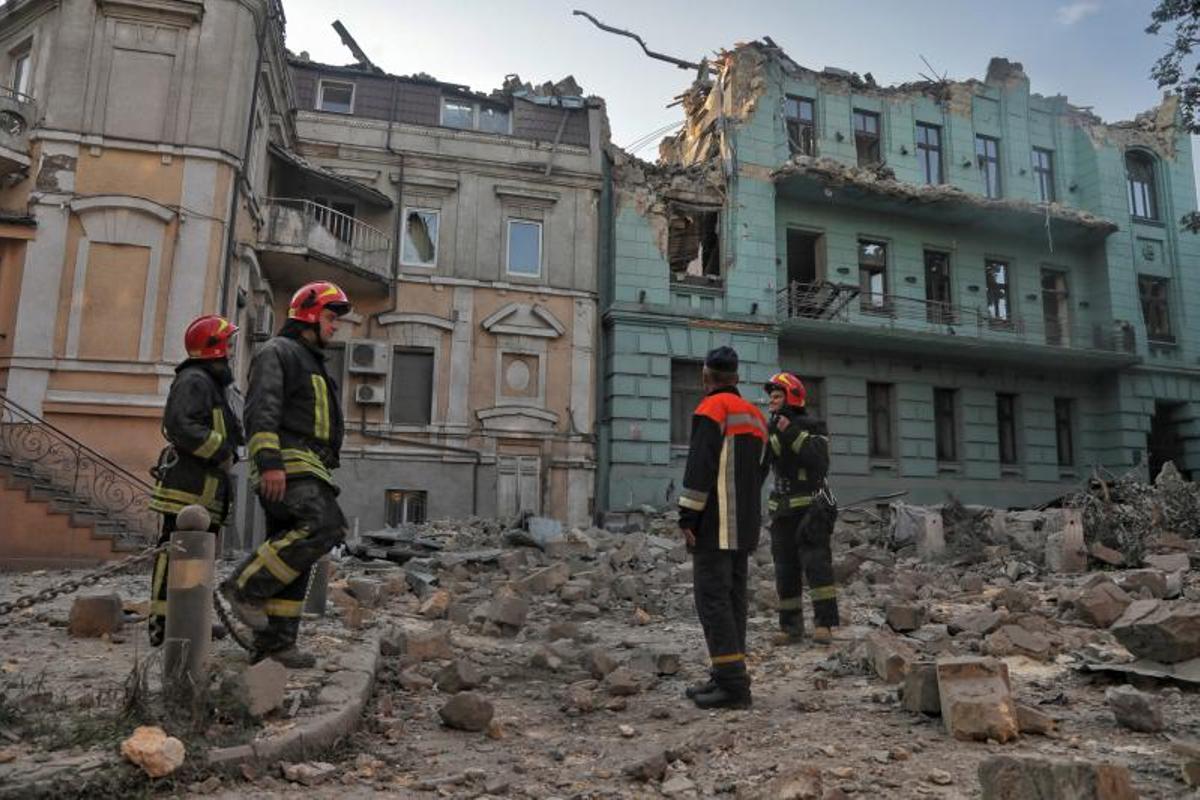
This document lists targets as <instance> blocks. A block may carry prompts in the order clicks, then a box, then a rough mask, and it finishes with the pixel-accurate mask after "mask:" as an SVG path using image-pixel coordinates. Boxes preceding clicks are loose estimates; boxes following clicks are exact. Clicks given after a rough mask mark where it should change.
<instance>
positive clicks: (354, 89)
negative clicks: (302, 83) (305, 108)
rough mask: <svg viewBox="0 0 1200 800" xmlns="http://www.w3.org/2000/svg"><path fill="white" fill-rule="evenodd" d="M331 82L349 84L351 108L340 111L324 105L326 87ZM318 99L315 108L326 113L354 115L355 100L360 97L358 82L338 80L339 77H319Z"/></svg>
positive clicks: (341, 84) (342, 84)
mask: <svg viewBox="0 0 1200 800" xmlns="http://www.w3.org/2000/svg"><path fill="white" fill-rule="evenodd" d="M330 84H338V85H340V86H349V87H350V108H349V109H348V110H346V111H340V110H338V109H333V108H325V107H324V105H325V87H326V86H328V85H330ZM316 99H317V102H316V109H315V110H317V111H321V112H324V113H326V114H351V115H352V114H354V101H355V100H357V99H358V84H357V83H356V82H354V81H343V80H338V79H337V78H318V79H317V98H316Z"/></svg>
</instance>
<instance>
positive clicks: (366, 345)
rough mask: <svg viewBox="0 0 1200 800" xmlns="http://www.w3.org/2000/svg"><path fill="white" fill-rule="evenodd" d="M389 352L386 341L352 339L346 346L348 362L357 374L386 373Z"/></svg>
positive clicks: (352, 370) (352, 371)
mask: <svg viewBox="0 0 1200 800" xmlns="http://www.w3.org/2000/svg"><path fill="white" fill-rule="evenodd" d="M389 352H390V348H389V347H388V345H387V343H386V342H370V341H364V340H361V339H359V340H354V339H352V340H350V343H349V344H348V345H347V348H346V363H347V365H348V366H349V368H350V372H351V373H354V374H357V375H386V374H387V367H388V353H389Z"/></svg>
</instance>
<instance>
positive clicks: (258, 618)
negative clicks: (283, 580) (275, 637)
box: [217, 578, 270, 631]
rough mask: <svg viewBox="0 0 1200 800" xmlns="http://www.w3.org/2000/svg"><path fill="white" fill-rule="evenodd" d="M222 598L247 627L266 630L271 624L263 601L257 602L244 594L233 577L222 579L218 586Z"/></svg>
mask: <svg viewBox="0 0 1200 800" xmlns="http://www.w3.org/2000/svg"><path fill="white" fill-rule="evenodd" d="M217 591H218V592H219V593H220V595H221V599H222V600H224V601H225V603H226V604H227V605H228V606H229V610H230V611H232V612H233V615H234V616H235V617H237V618H238V621H239V622H241V623H242V624H243V625H245V626H246V627H248V628H250V629H251V630H256V631H265V630H266V629H267V626H268V625H269V624H270V620H269V619H268V618H267V612H266V611H264V610H263V604H262V602H261V601H259V602H255V601H253V600H251V599H250V598H248V597H246V596H245V595H243V594H242V592H241V590H239V589H238V588H237V584H236V583H235V582H234V579H233V578H229V579H228V580H225V581H222V582H221V585H220V586H219V587H217Z"/></svg>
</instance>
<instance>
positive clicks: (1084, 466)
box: [597, 43, 1200, 512]
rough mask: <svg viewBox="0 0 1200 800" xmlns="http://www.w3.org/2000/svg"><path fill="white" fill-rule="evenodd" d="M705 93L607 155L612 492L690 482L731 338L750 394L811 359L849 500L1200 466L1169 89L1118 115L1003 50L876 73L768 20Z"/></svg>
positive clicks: (966, 493) (606, 380)
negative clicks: (696, 428) (903, 80)
mask: <svg viewBox="0 0 1200 800" xmlns="http://www.w3.org/2000/svg"><path fill="white" fill-rule="evenodd" d="M684 107H685V109H686V110H687V113H688V125H687V126H686V127H685V132H684V133H683V134H681V135H680V136H679V137H677V138H676V139H675V140H673V141H671V142H668V143H667V145H666V146H665V147H664V148H663V152H664V160H663V161H664V163H662V164H661V165H659V166H656V167H650V166H648V165H639V164H635V163H634V162H632V161H630V160H629V159H627V158H626V157H624V156H623V154H620V153H614V155H613V164H612V165H611V166H612V169H611V175H610V178H611V186H612V190H611V192H610V197H609V201H610V210H611V212H612V214H611V219H610V221H611V226H610V227H611V229H610V230H609V232H608V233H609V237H608V246H609V252H608V254H607V258H606V260H607V262H608V269H607V274H606V275H605V280H604V281H602V297H601V305H602V309H603V311H602V313H603V323H604V327H603V339H602V353H603V355H602V361H601V363H602V369H603V375H602V389H601V391H602V397H601V402H600V409H601V412H600V419H599V422H600V425H599V435H600V441H599V450H600V453H601V455H600V459H599V461H600V469H599V481H600V485H599V487H598V491H597V498H598V507H599V509H600V510H601V511H609V512H613V511H623V510H629V509H634V508H637V507H638V506H640V505H643V504H651V505H655V506H660V507H661V506H664V505H667V504H670V503H673V502H674V496H675V492H676V491H677V488H678V486H679V481H680V477H681V475H682V467H683V459H684V457H685V454H686V447H685V446H684V444H685V441H686V432H687V424H688V419H687V418H688V416H689V415H690V410H691V408H690V406H692V405H694V402H695V399H696V398H697V396H698V391H699V390H698V372H699V370H698V360H699V359H701V358H702V357H703V354H704V353H705V352H706V351H707V350H708V349H709V348H711V347H713V346H716V345H717V344H730V345H732V346H733V347H735V348H736V349H737V350H738V352H739V353H740V354H741V357H742V371H741V374H742V380H743V382H744V383H745V384H746V386H745V387H744V388H745V389H746V392H745V393H746V394H748V395H749V396H751V397H753V398H754V399H756V400H763V399H765V398H763V397H762V390H761V383H762V382H763V380H764V379H765V378H766V377H767V376H768V375H770V374H771V373H773V372H775V371H777V370H778V369H780V368H782V369H786V370H789V371H793V372H795V373H797V374H799V375H800V376H801V377H803V378H804V379H805V381H806V383H807V384H808V386H809V391H810V397H811V405H812V406H813V407H814V409H815V410H816V411H817V413H820V414H821V415H822V416H824V417H826V418H827V420H828V422H829V427H830V432H831V442H832V447H833V451H834V461H833V473H832V476H831V480H832V483H833V486H834V489H835V491H837V492H838V494H839V496H840V497H841V498H842V499H843V500H852V499H855V498H857V497H859V496H866V495H869V494H872V493H876V492H886V491H895V490H897V489H907V490H908V491H909V492H910V495H909V496H910V499H911V500H912V501H914V502H938V501H940V500H942V499H944V498H945V496H946V493H947V492H952V493H954V494H955V495H956V496H958V497H959V498H961V499H962V500H964V501H965V502H975V503H987V504H992V505H998V506H1009V505H1018V506H1019V505H1031V504H1036V503H1039V502H1043V501H1045V500H1047V499H1049V498H1052V497H1054V496H1057V495H1059V494H1062V493H1063V492H1065V491H1068V490H1070V489H1071V488H1072V487H1074V486H1077V485H1078V484H1079V482H1080V481H1081V480H1084V479H1085V478H1086V477H1087V476H1088V475H1090V474H1091V473H1092V470H1093V469H1094V468H1095V467H1097V466H1100V467H1104V468H1106V469H1108V470H1110V471H1112V472H1115V473H1118V474H1120V473H1124V472H1126V471H1129V470H1136V471H1140V472H1142V473H1143V474H1149V473H1150V472H1152V471H1155V470H1157V468H1158V466H1159V465H1160V464H1161V463H1162V462H1163V461H1165V460H1168V459H1170V460H1174V461H1175V462H1176V464H1177V466H1179V467H1180V469H1181V470H1182V471H1184V472H1185V474H1187V473H1190V472H1192V471H1195V470H1200V311H1198V310H1197V309H1200V305H1198V304H1197V303H1196V300H1197V293H1198V292H1200V274H1197V265H1198V264H1200V258H1198V256H1200V249H1198V248H1200V242H1198V241H1197V237H1196V236H1195V235H1193V234H1190V233H1186V232H1183V231H1182V230H1181V228H1180V226H1179V224H1178V220H1179V218H1180V217H1181V216H1182V215H1183V214H1185V213H1187V212H1189V211H1192V210H1194V209H1195V208H1196V195H1195V182H1194V179H1193V169H1192V152H1191V145H1190V140H1189V137H1188V136H1187V134H1186V133H1185V132H1184V131H1182V130H1181V129H1180V128H1179V127H1178V126H1177V118H1176V106H1175V103H1174V101H1173V100H1170V99H1168V100H1166V101H1164V103H1163V104H1162V105H1161V106H1159V107H1157V108H1156V109H1154V110H1152V111H1151V112H1147V114H1145V115H1141V116H1139V117H1138V118H1137V119H1136V120H1134V121H1131V122H1129V123H1114V124H1106V123H1104V122H1102V121H1101V120H1099V119H1097V118H1096V117H1094V116H1093V115H1091V114H1090V112H1088V111H1086V110H1084V109H1081V108H1077V107H1075V106H1073V105H1071V104H1070V103H1069V101H1068V100H1067V99H1066V98H1064V97H1061V96H1055V97H1043V96H1040V95H1036V94H1031V93H1030V89H1029V80H1028V78H1027V77H1026V76H1025V75H1024V73H1023V72H1022V70H1021V68H1020V65H1017V64H1010V63H1008V62H1006V61H1004V60H1002V59H996V60H993V62H992V64H991V65H990V66H989V69H988V74H987V77H986V79H984V80H981V81H976V80H973V81H965V82H957V83H928V84H919V85H908V86H904V87H893V88H880V87H877V86H874V85H873V83H870V82H864V81H862V80H860V79H858V77H857V76H853V75H850V74H848V73H844V72H841V71H831V70H826V71H824V72H815V71H812V70H808V69H805V68H803V67H800V66H798V65H797V64H795V63H794V62H792V61H791V60H790V59H789V58H788V57H787V56H786V55H785V54H783V53H782V52H781V51H779V50H778V49H776V48H773V47H769V46H767V45H763V44H759V43H755V44H751V45H745V46H741V47H739V48H738V49H737V50H735V51H732V52H730V53H728V54H726V55H725V56H724V57H723V58H722V59H721V60H720V61H719V64H718V69H717V70H716V72H715V74H714V75H713V77H712V79H711V80H709V81H705V82H698V83H697V84H696V85H695V86H693V88H692V90H691V92H690V93H689V95H687V96H685V102H684ZM697 243H698V244H697ZM697 251H699V252H697Z"/></svg>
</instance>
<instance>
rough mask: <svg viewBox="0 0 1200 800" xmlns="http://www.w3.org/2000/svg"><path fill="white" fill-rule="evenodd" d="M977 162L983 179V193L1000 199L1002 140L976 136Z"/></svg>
mask: <svg viewBox="0 0 1200 800" xmlns="http://www.w3.org/2000/svg"><path fill="white" fill-rule="evenodd" d="M975 160H976V161H977V162H978V164H979V176H980V177H981V178H982V179H983V193H984V194H985V195H986V196H988V197H999V196H1000V140H999V139H993V138H992V137H991V136H976V137H975Z"/></svg>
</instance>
